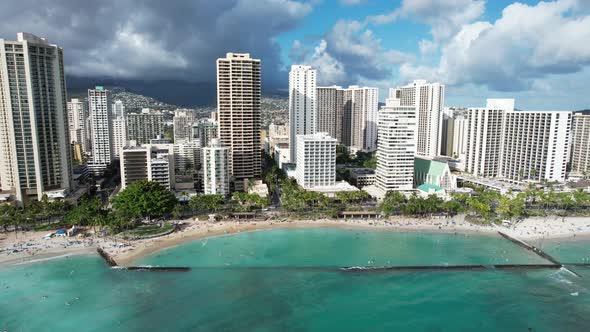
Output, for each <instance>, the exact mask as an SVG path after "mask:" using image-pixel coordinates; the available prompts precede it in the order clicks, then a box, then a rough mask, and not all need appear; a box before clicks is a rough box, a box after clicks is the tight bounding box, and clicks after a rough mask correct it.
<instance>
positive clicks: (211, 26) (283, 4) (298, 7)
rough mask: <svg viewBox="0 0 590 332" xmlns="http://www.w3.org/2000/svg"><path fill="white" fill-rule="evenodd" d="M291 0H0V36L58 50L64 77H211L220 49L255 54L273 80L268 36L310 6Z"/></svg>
mask: <svg viewBox="0 0 590 332" xmlns="http://www.w3.org/2000/svg"><path fill="white" fill-rule="evenodd" d="M311 9H312V8H311V6H310V5H309V4H307V3H302V2H296V1H291V0H215V1H211V0H197V1H115V0H103V1H73V0H71V1H67V0H62V1H59V0H58V1H45V2H40V1H36V0H19V1H6V0H4V1H2V2H0V37H1V38H5V39H14V38H15V36H16V33H17V32H19V31H25V32H30V33H33V34H36V35H38V36H42V37H46V38H48V39H49V40H50V42H52V43H56V44H58V45H60V46H61V47H63V48H64V51H65V56H66V67H67V68H66V69H67V72H68V73H69V74H70V75H74V76H90V77H115V78H126V79H184V80H190V81H195V82H201V81H214V80H215V60H216V59H217V58H219V57H223V56H224V55H225V53H226V52H249V53H251V55H252V56H254V57H257V58H260V59H262V63H263V76H264V79H265V81H267V82H270V83H273V82H276V81H278V80H283V77H280V75H281V74H282V73H281V72H280V68H281V61H280V55H279V53H280V48H279V46H278V44H277V43H276V42H275V41H274V39H275V38H276V37H277V36H278V35H279V34H281V33H282V32H286V31H289V30H292V29H294V28H295V27H296V26H297V25H298V24H299V23H300V22H301V21H302V19H303V18H304V17H305V16H306V15H307V14H308V13H309V12H310V11H311Z"/></svg>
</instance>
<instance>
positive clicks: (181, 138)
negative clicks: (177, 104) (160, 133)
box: [172, 109, 195, 143]
mask: <svg viewBox="0 0 590 332" xmlns="http://www.w3.org/2000/svg"><path fill="white" fill-rule="evenodd" d="M172 122H173V126H174V127H173V130H174V142H175V143H180V142H188V141H190V140H191V138H192V129H193V123H194V122H195V113H194V112H193V111H192V110H187V109H183V110H176V111H174V118H173V119H172Z"/></svg>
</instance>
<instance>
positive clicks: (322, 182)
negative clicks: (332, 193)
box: [295, 133, 336, 190]
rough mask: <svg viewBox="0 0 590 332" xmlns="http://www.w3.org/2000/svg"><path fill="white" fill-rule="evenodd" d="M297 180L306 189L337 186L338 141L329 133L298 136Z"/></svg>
mask: <svg viewBox="0 0 590 332" xmlns="http://www.w3.org/2000/svg"><path fill="white" fill-rule="evenodd" d="M296 164H297V168H296V170H295V179H296V180H297V183H298V184H299V185H300V186H301V187H303V188H304V189H306V190H307V189H314V188H317V187H331V186H334V185H335V184H336V139H335V138H332V137H330V136H329V135H328V134H327V133H315V134H312V135H297V158H296Z"/></svg>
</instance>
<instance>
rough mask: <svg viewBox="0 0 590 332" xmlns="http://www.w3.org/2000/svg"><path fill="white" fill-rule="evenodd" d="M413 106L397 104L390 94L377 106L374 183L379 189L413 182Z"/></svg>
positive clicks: (408, 186)
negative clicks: (385, 101)
mask: <svg viewBox="0 0 590 332" xmlns="http://www.w3.org/2000/svg"><path fill="white" fill-rule="evenodd" d="M416 113H417V112H416V108H415V107H413V106H400V100H399V99H398V98H390V99H388V100H387V104H386V105H385V106H384V107H382V108H381V109H380V110H379V124H378V128H379V130H378V132H379V138H378V140H377V169H376V170H375V185H376V187H377V188H379V189H380V190H381V191H383V192H388V191H390V190H399V191H402V190H411V189H412V186H413V182H414V156H415V155H416V130H417V123H418V119H417V114H416Z"/></svg>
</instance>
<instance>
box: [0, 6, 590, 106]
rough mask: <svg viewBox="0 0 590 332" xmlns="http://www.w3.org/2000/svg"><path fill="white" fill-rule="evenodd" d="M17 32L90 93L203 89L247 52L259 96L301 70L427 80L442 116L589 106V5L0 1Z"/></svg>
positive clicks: (376, 79) (332, 77)
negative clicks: (258, 73)
mask: <svg viewBox="0 0 590 332" xmlns="http://www.w3.org/2000/svg"><path fill="white" fill-rule="evenodd" d="M19 31H25V32H30V33H33V34H36V35H38V36H42V37H46V38H48V39H49V40H50V41H51V42H54V43H56V44H58V45H59V46H61V47H63V49H64V54H65V64H66V73H67V74H68V76H76V77H81V78H90V81H94V80H97V81H98V80H99V79H100V78H115V79H118V80H126V79H127V80H141V81H155V82H156V83H157V82H164V81H167V80H181V81H191V82H198V83H210V84H209V85H207V86H213V84H214V83H215V79H216V77H215V75H216V73H215V61H216V59H217V58H219V57H223V56H224V55H225V53H226V52H248V53H250V54H251V55H252V56H253V57H256V58H259V59H261V60H262V66H263V68H262V77H263V89H264V88H266V89H267V91H268V88H274V89H286V87H287V85H288V69H289V66H290V65H291V64H294V63H297V64H309V65H312V66H314V67H315V68H316V69H317V70H318V80H319V83H320V84H321V85H332V84H337V85H343V86H345V85H349V84H358V85H367V86H376V87H379V88H380V89H381V92H382V93H381V99H382V100H383V99H384V98H385V92H386V91H387V88H389V87H395V86H398V85H403V84H407V83H409V82H411V81H412V80H415V79H425V80H429V81H437V82H441V83H444V84H445V85H446V86H447V90H446V91H447V93H446V105H448V106H466V107H470V106H481V105H485V99H486V98H515V99H516V105H517V107H519V108H521V109H537V110H541V109H545V110H577V109H584V108H590V93H588V86H590V68H589V67H590V0H546V1H544V2H542V1H533V0H521V1H520V2H514V1H509V0H215V1H211V0H175V1H166V2H165V1H143V0H126V1H120V0H102V1H78V0H49V1H43V2H39V1H38V0H3V1H0V38H8V39H13V38H14V37H15V35H16V33H17V32H19ZM162 88H163V89H165V88H166V85H165V84H164V83H163V84H162Z"/></svg>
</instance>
